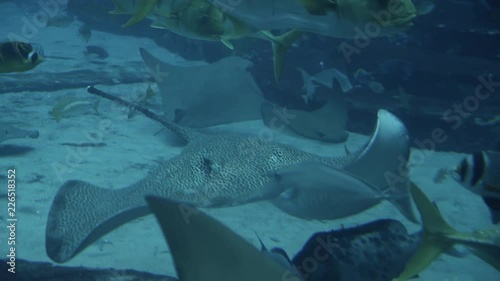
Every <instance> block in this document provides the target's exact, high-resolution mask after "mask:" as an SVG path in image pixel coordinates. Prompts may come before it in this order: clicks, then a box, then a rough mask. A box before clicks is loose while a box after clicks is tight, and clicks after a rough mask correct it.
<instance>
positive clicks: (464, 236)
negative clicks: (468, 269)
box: [392, 182, 500, 281]
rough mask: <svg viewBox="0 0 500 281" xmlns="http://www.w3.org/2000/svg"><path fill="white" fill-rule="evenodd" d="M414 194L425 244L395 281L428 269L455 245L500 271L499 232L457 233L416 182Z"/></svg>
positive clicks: (496, 230)
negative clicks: (461, 246)
mask: <svg viewBox="0 0 500 281" xmlns="http://www.w3.org/2000/svg"><path fill="white" fill-rule="evenodd" d="M410 190H411V195H412V197H413V200H415V205H416V206H417V209H418V211H419V213H420V216H421V218H422V223H423V234H422V242H420V245H419V247H418V248H417V251H416V252H415V254H414V255H413V257H411V259H410V260H409V261H408V263H407V264H406V266H405V269H404V270H403V272H402V273H401V275H400V276H399V277H398V278H396V279H393V280H392V281H405V280H408V279H410V278H413V277H415V275H417V274H418V273H420V272H421V271H423V270H424V269H426V268H427V267H428V266H429V265H430V264H431V263H432V262H433V261H434V260H435V259H436V258H437V257H438V256H439V255H441V253H443V252H445V251H447V250H449V249H451V248H452V247H453V246H454V245H455V244H462V245H464V246H466V247H467V248H468V249H469V250H470V251H471V252H472V253H473V254H474V255H476V256H477V257H478V258H480V259H482V260H483V261H485V262H487V263H488V264H490V265H491V266H493V267H494V268H496V269H497V270H500V256H499V255H498V253H499V252H500V229H498V228H496V229H495V228H493V229H489V230H477V231H474V232H471V233H463V232H459V231H457V230H455V229H454V228H453V227H452V226H450V225H449V224H448V223H447V222H446V221H445V220H444V218H443V216H442V215H441V213H440V212H439V210H438V209H437V208H436V206H435V205H434V204H433V203H432V202H431V201H430V200H429V198H427V196H426V195H425V193H424V192H423V191H422V190H421V189H420V188H419V187H418V186H417V185H415V184H414V183H413V182H412V183H411V187H410Z"/></svg>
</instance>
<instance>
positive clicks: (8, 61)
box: [0, 41, 43, 73]
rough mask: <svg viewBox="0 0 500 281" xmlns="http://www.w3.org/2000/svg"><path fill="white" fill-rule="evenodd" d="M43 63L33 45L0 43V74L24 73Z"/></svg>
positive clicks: (15, 42) (14, 42)
mask: <svg viewBox="0 0 500 281" xmlns="http://www.w3.org/2000/svg"><path fill="white" fill-rule="evenodd" d="M42 62H43V57H42V56H41V55H40V54H39V53H38V52H36V51H35V50H34V48H33V45H31V44H28V43H24V42H17V41H12V42H4V43H0V73H9V72H24V71H28V70H31V69H33V68H35V67H36V66H37V65H39V64H40V63H42Z"/></svg>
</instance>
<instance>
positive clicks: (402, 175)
mask: <svg viewBox="0 0 500 281" xmlns="http://www.w3.org/2000/svg"><path fill="white" fill-rule="evenodd" d="M377 117H378V118H377V125H376V127H375V130H374V132H373V133H372V136H371V138H370V141H369V142H368V143H367V144H366V145H365V146H364V147H363V148H362V149H361V150H360V151H358V152H356V153H355V154H356V155H357V156H358V157H357V159H356V161H353V162H352V163H349V164H348V165H347V166H346V167H344V169H345V170H346V171H348V172H350V173H352V174H354V175H356V176H358V177H360V178H362V179H364V180H366V181H368V182H370V183H371V184H373V185H374V186H376V187H378V188H380V190H386V189H387V188H388V187H389V188H390V189H391V190H392V191H393V192H394V193H396V194H395V195H396V196H393V197H397V198H399V199H398V200H399V202H400V203H402V204H399V206H397V207H398V209H400V210H401V209H403V208H404V211H403V212H402V213H403V215H405V217H406V218H407V219H408V220H410V221H413V222H418V219H417V216H416V214H415V212H414V211H413V206H412V205H411V198H410V194H409V187H408V173H407V162H408V160H409V158H410V141H409V136H408V131H407V129H406V127H405V125H404V124H403V122H402V121H401V120H400V119H399V118H397V117H396V116H395V115H393V114H392V113H390V112H388V111H386V110H383V109H380V110H379V111H378V113H377ZM405 197H406V198H405Z"/></svg>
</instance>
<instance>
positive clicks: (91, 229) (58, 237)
mask: <svg viewBox="0 0 500 281" xmlns="http://www.w3.org/2000/svg"><path fill="white" fill-rule="evenodd" d="M130 191H131V189H130V188H125V189H121V190H109V189H103V188H100V187H97V186H95V185H92V184H90V183H86V182H83V181H77V180H70V181H67V182H65V183H64V184H63V185H62V186H61V187H60V188H59V191H58V192H57V194H56V196H55V198H54V200H53V202H52V205H51V207H50V211H49V215H48V218H47V228H46V231H45V248H46V251H47V255H48V256H49V258H51V259H52V260H53V261H55V262H58V263H63V262H66V261H68V260H70V259H71V258H73V257H74V256H75V255H76V254H78V253H79V252H81V251H83V250H84V249H85V248H86V247H88V246H89V245H90V244H92V243H93V242H95V241H96V240H98V239H99V238H101V237H102V236H104V235H105V234H107V233H108V232H110V231H112V230H114V229H116V228H118V227H119V226H121V225H123V224H125V223H127V222H129V221H131V220H134V219H136V218H139V217H141V216H144V215H147V214H148V213H150V211H149V208H148V207H147V205H146V202H145V201H144V200H143V199H142V198H139V200H137V196H133V194H132V193H130Z"/></svg>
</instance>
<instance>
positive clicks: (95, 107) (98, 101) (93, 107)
mask: <svg viewBox="0 0 500 281" xmlns="http://www.w3.org/2000/svg"><path fill="white" fill-rule="evenodd" d="M100 103H101V100H97V101H96V102H95V103H94V105H93V106H92V109H93V110H94V111H95V112H96V113H97V114H101V112H99V104H100Z"/></svg>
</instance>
